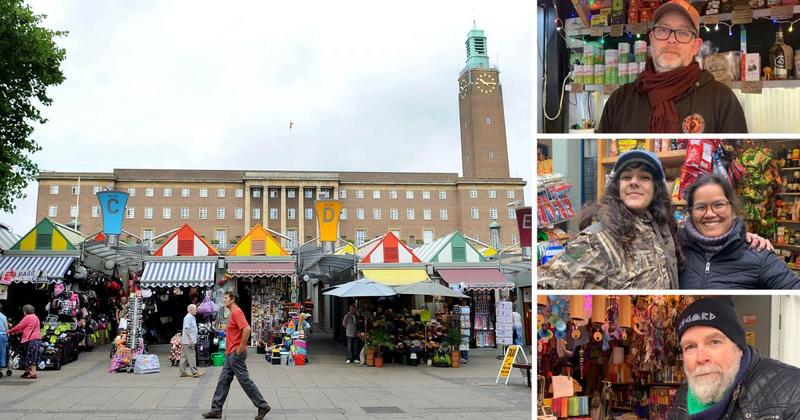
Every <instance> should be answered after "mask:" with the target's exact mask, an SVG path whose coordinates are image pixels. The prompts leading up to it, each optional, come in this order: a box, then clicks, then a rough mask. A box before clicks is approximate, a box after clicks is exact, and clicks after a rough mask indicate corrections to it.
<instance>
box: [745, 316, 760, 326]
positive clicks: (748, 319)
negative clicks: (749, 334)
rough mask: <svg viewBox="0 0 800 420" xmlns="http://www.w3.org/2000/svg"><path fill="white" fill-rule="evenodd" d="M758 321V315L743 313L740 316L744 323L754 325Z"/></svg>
mask: <svg viewBox="0 0 800 420" xmlns="http://www.w3.org/2000/svg"><path fill="white" fill-rule="evenodd" d="M757 322H758V316H756V315H755V314H754V315H744V316H743V317H742V323H743V324H744V325H756V323H757Z"/></svg>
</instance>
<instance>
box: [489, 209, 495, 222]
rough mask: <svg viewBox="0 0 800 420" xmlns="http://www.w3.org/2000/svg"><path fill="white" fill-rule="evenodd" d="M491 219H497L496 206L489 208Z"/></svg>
mask: <svg viewBox="0 0 800 420" xmlns="http://www.w3.org/2000/svg"><path fill="white" fill-rule="evenodd" d="M489 220H497V209H496V208H494V207H492V208H490V209H489Z"/></svg>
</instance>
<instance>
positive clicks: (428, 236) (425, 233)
mask: <svg viewBox="0 0 800 420" xmlns="http://www.w3.org/2000/svg"><path fill="white" fill-rule="evenodd" d="M431 242H433V230H432V229H423V230H422V243H424V244H429V243H431Z"/></svg>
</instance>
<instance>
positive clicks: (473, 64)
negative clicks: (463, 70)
mask: <svg viewBox="0 0 800 420" xmlns="http://www.w3.org/2000/svg"><path fill="white" fill-rule="evenodd" d="M465 44H466V46H467V68H471V69H476V68H477V69H488V68H489V53H488V50H487V49H486V37H485V36H484V35H483V29H480V28H478V26H477V25H476V24H475V21H472V30H470V31H469V33H468V34H467V41H466V42H465Z"/></svg>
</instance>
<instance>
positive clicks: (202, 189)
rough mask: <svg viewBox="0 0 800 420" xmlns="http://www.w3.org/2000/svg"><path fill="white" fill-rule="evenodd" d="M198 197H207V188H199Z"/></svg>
mask: <svg viewBox="0 0 800 420" xmlns="http://www.w3.org/2000/svg"><path fill="white" fill-rule="evenodd" d="M200 197H202V198H206V197H208V188H200Z"/></svg>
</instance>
